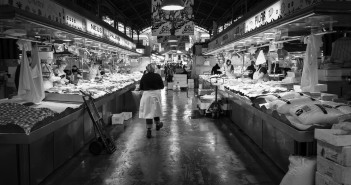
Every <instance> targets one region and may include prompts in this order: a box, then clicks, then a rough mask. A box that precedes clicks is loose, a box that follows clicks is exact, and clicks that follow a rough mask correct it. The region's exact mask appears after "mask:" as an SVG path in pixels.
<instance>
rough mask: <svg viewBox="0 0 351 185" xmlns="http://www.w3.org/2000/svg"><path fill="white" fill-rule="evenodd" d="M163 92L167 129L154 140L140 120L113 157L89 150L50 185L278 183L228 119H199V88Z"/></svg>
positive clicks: (49, 181) (122, 138) (155, 134)
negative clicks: (229, 128) (228, 124)
mask: <svg viewBox="0 0 351 185" xmlns="http://www.w3.org/2000/svg"><path fill="white" fill-rule="evenodd" d="M162 96H163V97H162V98H163V99H162V104H163V113H164V117H163V118H161V120H162V121H163V122H164V128H162V129H161V131H159V132H156V131H155V130H153V133H152V134H153V137H152V138H151V139H147V138H146V135H145V134H146V131H145V122H144V120H141V119H137V118H134V120H132V122H130V123H129V125H128V126H127V128H126V130H125V131H124V132H123V133H122V134H121V135H120V136H119V139H118V141H117V142H116V144H117V151H116V152H115V153H114V154H113V155H101V156H92V155H91V154H90V153H89V152H88V151H87V150H86V149H85V150H83V151H82V152H81V154H79V155H78V156H77V157H75V158H74V159H73V160H71V161H70V162H68V163H67V164H66V165H65V166H64V167H63V168H61V169H60V170H59V171H58V172H57V173H56V175H53V176H51V177H49V178H48V179H47V180H46V182H45V183H44V184H54V185H58V184H62V185H70V184H72V185H73V184H74V185H78V184H82V185H83V184H89V185H90V184H91V185H99V184H104V185H105V184H106V185H107V184H110V185H112V184H114V185H116V184H118V185H144V184H150V185H151V184H155V185H156V184H157V185H193V184H194V185H200V184H204V185H217V184H218V185H226V184H228V185H234V184H238V185H244V184H273V183H272V182H271V180H270V179H269V178H268V177H267V175H266V174H265V169H262V168H261V167H260V166H259V165H258V164H257V162H256V161H255V160H254V159H253V157H251V156H250V155H249V154H248V153H247V152H246V151H245V149H244V148H243V146H242V145H241V144H240V143H239V142H238V141H237V139H236V138H235V136H234V135H233V134H231V133H229V132H226V130H227V129H226V128H225V124H223V122H225V121H227V122H228V120H227V119H222V120H219V121H214V120H212V119H210V118H206V117H196V114H194V113H196V111H193V110H196V102H195V98H194V93H193V92H189V93H188V92H173V91H168V92H167V91H163V93H162ZM188 97H190V98H188Z"/></svg>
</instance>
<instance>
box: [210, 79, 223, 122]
mask: <svg viewBox="0 0 351 185" xmlns="http://www.w3.org/2000/svg"><path fill="white" fill-rule="evenodd" d="M210 83H211V86H215V101H214V102H212V104H211V105H210V107H209V108H208V109H207V111H208V112H210V113H211V115H212V118H214V119H218V118H219V115H220V113H222V109H221V103H220V102H219V101H218V86H219V85H223V84H224V78H222V77H220V76H213V77H211V78H210Z"/></svg>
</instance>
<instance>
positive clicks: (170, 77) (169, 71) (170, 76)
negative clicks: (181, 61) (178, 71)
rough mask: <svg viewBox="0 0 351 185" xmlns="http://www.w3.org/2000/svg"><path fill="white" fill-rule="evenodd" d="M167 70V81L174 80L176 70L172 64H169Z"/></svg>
mask: <svg viewBox="0 0 351 185" xmlns="http://www.w3.org/2000/svg"><path fill="white" fill-rule="evenodd" d="M166 72H167V82H173V75H174V70H173V69H172V66H168V67H167V70H166Z"/></svg>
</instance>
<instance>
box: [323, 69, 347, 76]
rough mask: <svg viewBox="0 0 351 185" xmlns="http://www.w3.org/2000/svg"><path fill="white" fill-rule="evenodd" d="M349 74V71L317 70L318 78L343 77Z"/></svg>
mask: <svg viewBox="0 0 351 185" xmlns="http://www.w3.org/2000/svg"><path fill="white" fill-rule="evenodd" d="M350 73H351V69H319V70H318V77H319V76H339V77H341V76H343V75H349V74H350Z"/></svg>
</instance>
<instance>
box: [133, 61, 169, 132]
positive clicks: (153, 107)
mask: <svg viewBox="0 0 351 185" xmlns="http://www.w3.org/2000/svg"><path fill="white" fill-rule="evenodd" d="M146 70H147V71H148V72H147V73H146V74H144V75H143V77H142V78H141V80H140V90H141V91H143V96H142V97H141V100H140V108H139V118H143V119H146V128H147V132H146V137H147V138H151V129H152V123H153V120H154V121H155V123H156V130H160V129H161V128H162V127H163V123H162V122H161V121H160V117H161V115H162V110H161V109H162V108H161V89H163V88H164V85H163V81H162V78H161V76H160V75H159V74H157V73H155V65H154V64H148V65H147V66H146Z"/></svg>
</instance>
